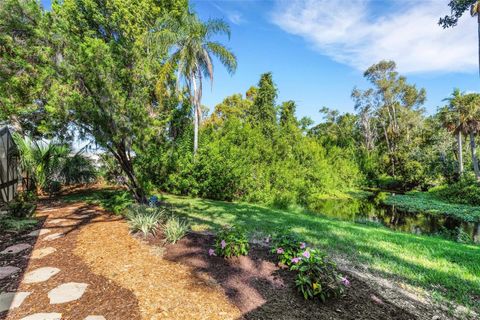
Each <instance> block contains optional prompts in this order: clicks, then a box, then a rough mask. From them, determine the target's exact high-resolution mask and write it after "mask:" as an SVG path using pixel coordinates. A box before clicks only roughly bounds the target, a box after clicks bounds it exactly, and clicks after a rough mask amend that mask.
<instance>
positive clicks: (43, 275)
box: [23, 267, 60, 283]
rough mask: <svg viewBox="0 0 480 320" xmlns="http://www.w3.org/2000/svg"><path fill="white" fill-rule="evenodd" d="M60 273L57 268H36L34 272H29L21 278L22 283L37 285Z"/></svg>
mask: <svg viewBox="0 0 480 320" xmlns="http://www.w3.org/2000/svg"><path fill="white" fill-rule="evenodd" d="M59 272H60V269H58V268H52V267H44V268H38V269H36V270H33V271H30V272H29V273H27V274H26V275H25V277H24V278H23V282H24V283H37V282H43V281H47V280H48V279H50V278H51V277H53V276H54V275H56V274H57V273H59Z"/></svg>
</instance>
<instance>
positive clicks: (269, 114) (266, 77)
mask: <svg viewBox="0 0 480 320" xmlns="http://www.w3.org/2000/svg"><path fill="white" fill-rule="evenodd" d="M276 99H277V87H276V85H275V83H274V82H273V78H272V73H271V72H267V73H264V74H262V75H261V76H260V80H259V81H258V90H257V92H256V94H255V99H254V100H253V105H252V108H251V109H250V117H251V120H252V122H253V124H254V125H256V126H262V128H263V132H264V134H266V135H268V136H270V137H271V136H272V134H273V131H274V129H275V126H276V125H277V116H276V108H275V100H276Z"/></svg>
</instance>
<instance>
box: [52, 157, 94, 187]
mask: <svg viewBox="0 0 480 320" xmlns="http://www.w3.org/2000/svg"><path fill="white" fill-rule="evenodd" d="M60 177H61V179H62V181H64V182H65V184H66V185H70V184H76V183H91V182H94V181H95V180H96V178H97V170H96V169H95V166H94V165H93V163H92V161H91V160H90V159H89V158H87V157H86V156H85V155H83V154H82V153H76V154H74V155H73V156H70V157H68V158H66V159H65V162H64V163H63V168H62V170H61V171H60Z"/></svg>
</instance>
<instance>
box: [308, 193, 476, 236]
mask: <svg viewBox="0 0 480 320" xmlns="http://www.w3.org/2000/svg"><path fill="white" fill-rule="evenodd" d="M315 211H317V212H320V213H322V214H323V215H326V216H328V217H333V218H337V219H341V220H346V221H352V222H358V223H366V224H378V225H383V226H386V227H388V228H390V229H393V230H397V231H403V232H410V233H414V234H442V235H444V236H447V237H450V238H453V239H456V240H459V241H467V242H468V241H475V242H477V243H480V223H467V222H464V221H461V220H458V219H455V218H452V217H448V216H441V215H431V214H428V213H410V212H405V211H401V210H398V209H397V208H396V207H395V206H386V205H383V204H381V203H379V202H378V201H376V199H375V197H371V198H369V199H363V200H322V201H321V202H319V203H318V204H317V207H316V208H315Z"/></svg>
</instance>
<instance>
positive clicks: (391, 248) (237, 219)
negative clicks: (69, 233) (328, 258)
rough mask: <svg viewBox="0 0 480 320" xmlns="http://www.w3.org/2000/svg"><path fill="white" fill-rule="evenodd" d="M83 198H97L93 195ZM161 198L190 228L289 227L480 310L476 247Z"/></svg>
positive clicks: (334, 251) (479, 250)
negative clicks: (182, 217)
mask: <svg viewBox="0 0 480 320" xmlns="http://www.w3.org/2000/svg"><path fill="white" fill-rule="evenodd" d="M83 197H86V199H90V200H92V199H98V195H96V196H95V195H84V196H83ZM165 199H166V201H167V202H168V203H169V204H170V205H171V206H172V209H173V210H174V211H175V212H177V213H178V214H180V215H182V216H184V217H186V218H188V220H189V223H190V226H191V228H192V229H193V230H200V229H214V230H218V229H219V228H221V226H223V225H226V224H230V225H232V224H238V225H240V226H242V227H244V228H245V229H246V230H247V231H248V232H249V233H250V234H257V233H262V234H268V233H272V232H274V231H275V230H276V229H278V228H282V227H288V228H290V229H291V230H292V231H293V232H296V233H298V234H299V235H300V236H301V237H303V238H304V239H305V240H306V241H307V242H309V243H311V244H313V245H316V246H318V247H319V248H321V249H323V250H325V251H326V252H328V253H329V254H331V255H333V256H336V257H341V258H344V259H347V260H348V261H349V262H350V263H353V264H362V265H366V266H368V267H369V270H370V271H371V272H373V273H376V274H379V275H381V276H383V277H386V278H390V279H394V280H397V281H401V282H403V283H407V284H409V285H412V286H416V287H419V288H422V289H425V290H427V291H428V292H430V293H431V294H432V296H433V297H435V298H438V299H439V300H441V302H444V303H445V302H448V301H455V302H457V303H460V304H462V305H464V306H467V307H470V308H472V309H473V310H475V311H477V312H480V247H479V246H474V245H467V244H460V243H456V242H453V241H449V240H445V239H442V238H440V237H433V236H419V235H414V234H409V233H401V232H395V231H392V230H389V229H386V228H378V227H374V226H369V225H363V224H356V223H352V222H347V221H340V220H334V219H329V218H326V217H324V216H321V215H318V214H313V213H308V212H304V211H302V210H300V209H297V210H290V211H284V210H276V209H271V208H268V207H263V206H259V205H253V204H246V203H229V202H222V201H212V200H205V199H191V198H183V197H177V196H166V197H165ZM70 200H71V198H70ZM77 200H85V199H81V198H77Z"/></svg>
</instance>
